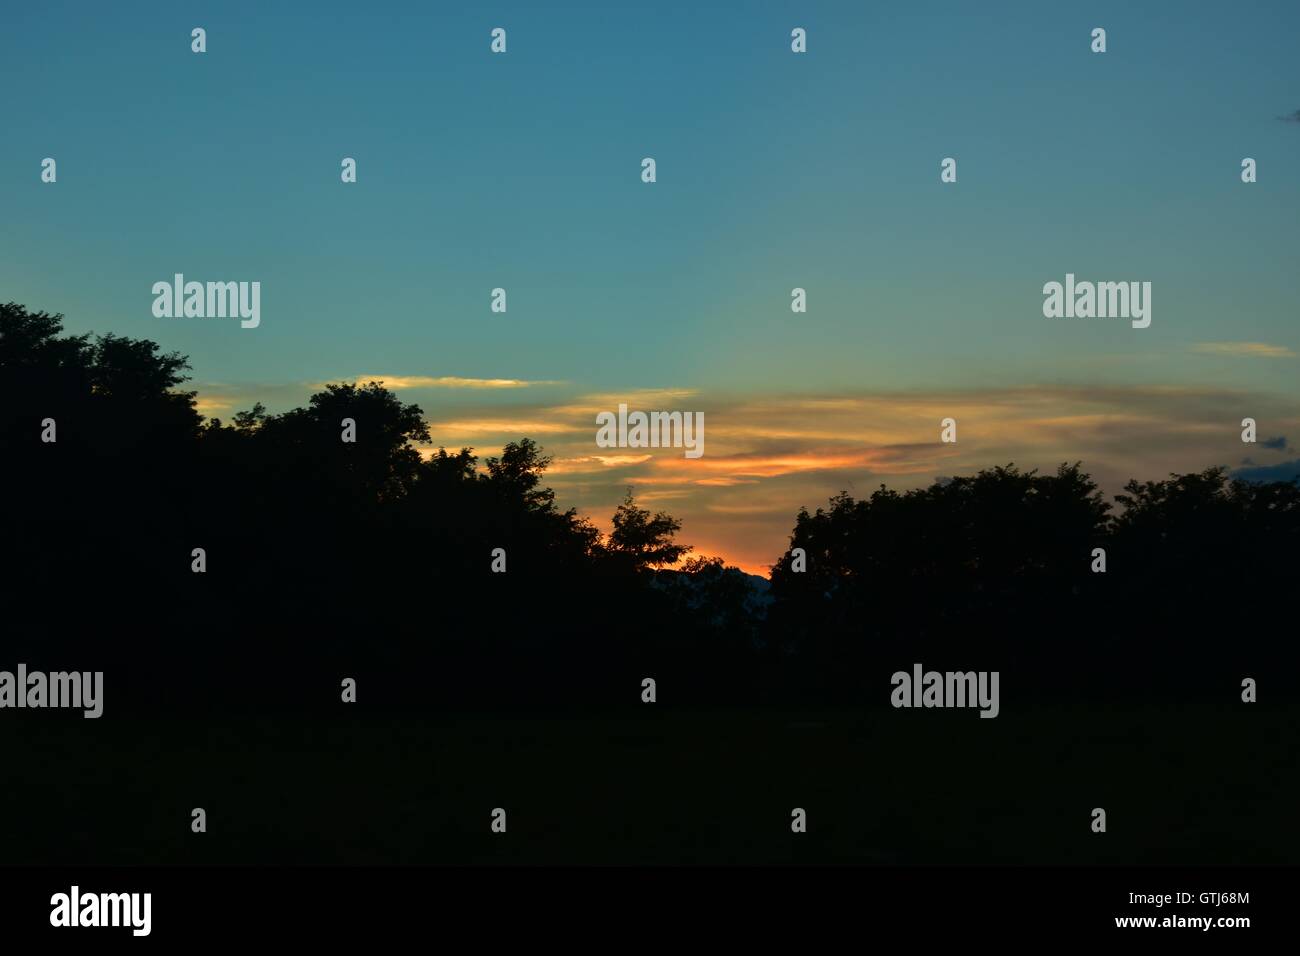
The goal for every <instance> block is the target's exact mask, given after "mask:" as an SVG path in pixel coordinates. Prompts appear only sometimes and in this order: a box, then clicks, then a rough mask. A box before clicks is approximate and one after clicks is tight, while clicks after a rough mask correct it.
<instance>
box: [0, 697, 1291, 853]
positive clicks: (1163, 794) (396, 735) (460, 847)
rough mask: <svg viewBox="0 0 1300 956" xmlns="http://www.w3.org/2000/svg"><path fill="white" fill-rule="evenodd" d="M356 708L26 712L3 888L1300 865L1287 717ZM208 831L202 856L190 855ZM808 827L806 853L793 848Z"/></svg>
mask: <svg viewBox="0 0 1300 956" xmlns="http://www.w3.org/2000/svg"><path fill="white" fill-rule="evenodd" d="M338 706H339V707H340V709H341V710H342V711H343V713H345V714H347V716H348V717H349V718H351V719H344V717H343V716H342V714H340V715H339V716H336V717H333V718H331V722H322V721H317V722H315V723H310V722H308V721H306V720H305V719H297V718H285V717H282V716H277V717H275V718H273V719H272V718H267V719H264V720H256V719H251V718H249V719H238V720H234V719H232V720H228V721H225V722H224V726H213V725H214V724H217V723H218V721H215V720H212V719H208V720H204V721H203V722H202V723H201V724H200V723H197V722H196V723H194V724H193V725H187V723H186V722H185V721H184V720H159V721H156V722H148V723H146V722H143V721H140V720H138V719H130V718H126V717H120V718H119V719H117V720H113V719H111V718H110V717H106V718H105V719H101V720H97V721H96V720H82V719H80V717H79V716H77V717H73V716H72V715H70V714H67V713H58V714H55V713H51V712H36V713H33V712H12V711H11V712H9V713H7V714H6V719H5V720H3V721H0V753H3V755H4V766H5V775H4V787H3V788H2V789H0V794H2V796H0V819H2V820H3V821H4V825H3V826H4V829H3V831H0V847H2V849H0V862H3V863H40V864H54V863H69V864H83V863H86V864H137V863H413V864H429V863H432V864H441V863H449V864H458V863H485V862H491V863H522V864H554V863H560V864H564V863H573V864H632V863H652V864H675V863H723V864H728V863H735V864H746V863H805V862H806V863H813V862H827V863H886V864H907V863H999V864H1016V863H1046V864H1090V863H1107V864H1183V863H1189V864H1205V863H1212V864H1218V863H1225V864H1226V863H1292V864H1294V863H1296V862H1300V825H1298V824H1297V821H1296V803H1295V793H1296V789H1295V781H1294V779H1293V778H1294V774H1295V769H1294V768H1295V767H1296V765H1297V745H1296V728H1297V726H1300V720H1298V719H1297V718H1300V712H1298V711H1294V710H1293V711H1285V710H1277V709H1264V708H1262V707H1258V706H1246V705H1241V706H1240V707H1239V708H1238V709H1224V710H1221V711H1218V712H1207V711H1206V710H1205V708H1204V707H1201V708H1197V709H1193V708H1190V707H1189V708H1186V709H1170V708H1163V709H1158V708H1154V707H1153V708H1151V709H1125V710H1116V709H1113V710H1109V711H1105V712H1099V711H1089V710H1085V709H1083V708H1075V709H1064V708H1062V709H1059V710H1039V711H1035V712H1032V713H1024V712H1020V713H1017V712H1016V711H1015V709H1014V707H1013V706H1012V705H1011V704H1010V703H1009V702H1004V706H1003V713H1002V716H1000V717H999V718H997V719H994V720H981V719H979V718H978V717H977V716H976V714H975V712H974V711H965V712H962V711H957V712H954V711H934V712H930V711H896V712H887V713H872V714H864V713H858V714H854V713H849V712H816V711H799V712H795V711H789V712H775V711H748V712H746V711H730V712H723V711H712V712H706V711H698V712H697V711H675V710H672V709H670V708H667V707H661V706H660V705H644V706H643V709H642V710H641V711H639V712H637V713H634V714H632V715H628V716H610V717H608V718H603V719H593V718H590V717H586V718H557V717H553V716H546V717H529V716H518V717H514V718H509V719H502V718H499V717H498V718H486V717H474V716H466V717H463V718H458V719H450V718H445V719H444V718H429V719H420V720H414V719H409V718H406V719H403V718H399V717H397V716H395V715H385V716H382V717H376V716H373V715H372V716H369V717H368V716H366V714H365V711H364V709H363V705H361V704H358V705H355V706H351V707H344V706H343V705H341V704H340V705H338ZM354 715H355V716H354ZM194 807H203V808H204V809H206V811H207V814H208V832H207V833H203V834H195V833H192V832H191V830H190V810H191V809H192V808H194ZM494 807H503V808H505V809H506V811H507V814H508V832H507V833H506V834H504V835H502V834H493V833H492V832H490V828H489V823H490V814H491V811H492V809H493V808H494ZM794 807H803V808H804V809H805V810H807V812H808V832H807V833H806V834H800V835H796V834H792V833H791V832H790V819H791V817H790V812H791V809H792V808H794ZM1093 807H1104V808H1105V809H1106V811H1107V832H1106V833H1104V834H1095V833H1092V832H1091V830H1090V826H1089V824H1090V820H1091V811H1092V808H1093Z"/></svg>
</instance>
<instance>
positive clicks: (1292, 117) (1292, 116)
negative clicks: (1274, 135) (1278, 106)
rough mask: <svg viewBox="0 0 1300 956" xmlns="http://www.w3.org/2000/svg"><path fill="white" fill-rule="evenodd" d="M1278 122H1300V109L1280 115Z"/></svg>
mask: <svg viewBox="0 0 1300 956" xmlns="http://www.w3.org/2000/svg"><path fill="white" fill-rule="evenodd" d="M1278 122H1280V123H1300V110H1296V111H1295V112H1294V113H1289V114H1288V115H1286V116H1279V117H1278Z"/></svg>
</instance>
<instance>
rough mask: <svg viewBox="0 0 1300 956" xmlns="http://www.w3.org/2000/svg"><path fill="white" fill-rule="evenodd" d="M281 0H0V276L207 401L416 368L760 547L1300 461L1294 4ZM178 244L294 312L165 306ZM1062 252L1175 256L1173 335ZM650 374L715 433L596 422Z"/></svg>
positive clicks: (485, 412)
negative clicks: (146, 345) (1046, 308)
mask: <svg viewBox="0 0 1300 956" xmlns="http://www.w3.org/2000/svg"><path fill="white" fill-rule="evenodd" d="M286 7H288V5H287V4H269V3H265V2H259V3H229V2H223V3H186V2H168V3H132V4H128V5H104V4H90V3H57V2H53V3H45V4H40V5H35V4H23V5H10V7H9V8H7V9H6V11H5V14H4V19H5V24H4V27H5V28H4V29H3V31H0V62H2V63H3V64H4V72H5V78H6V80H7V82H5V83H4V84H3V85H2V89H0V105H2V106H3V115H4V118H5V122H4V130H3V146H2V147H0V203H3V208H4V219H5V228H4V230H3V231H0V298H2V299H4V300H15V301H18V302H21V303H23V304H25V305H27V306H28V307H30V308H33V309H45V310H48V311H57V312H63V313H64V314H65V315H66V317H67V326H68V329H69V330H70V331H73V332H81V331H89V330H94V331H97V332H101V333H102V332H109V331H111V332H116V333H119V334H123V335H129V336H134V337H144V338H149V339H153V340H155V341H157V342H159V343H160V344H161V345H162V346H163V347H164V349H166V350H175V351H179V352H181V353H184V354H187V355H188V356H190V359H191V363H192V365H193V372H192V374H193V382H192V383H191V385H192V387H195V388H197V389H198V390H199V393H200V399H201V402H202V408H203V410H204V411H205V412H206V413H208V414H212V415H218V416H223V417H229V415H230V413H231V412H233V411H235V410H237V409H240V408H245V407H248V406H249V405H251V404H252V402H253V401H255V400H261V401H263V402H265V403H266V404H267V405H268V406H269V407H270V408H271V409H272V410H273V411H276V410H283V409H284V408H287V407H291V406H292V405H295V404H300V403H301V402H303V401H304V400H305V399H306V397H307V396H308V395H309V394H310V392H311V390H312V388H313V386H314V385H317V384H318V383H321V382H325V381H339V380H345V379H346V380H353V379H356V378H357V377H358V376H361V377H366V378H370V377H375V378H382V379H385V380H386V381H388V383H389V384H390V386H391V387H394V388H395V389H396V390H397V391H398V392H399V394H400V395H401V396H402V397H403V398H404V399H406V400H408V401H414V402H418V403H419V404H420V405H421V406H422V407H423V408H424V409H425V412H426V413H427V415H428V417H429V420H430V422H431V425H432V426H433V432H434V437H435V443H446V444H447V445H448V446H452V447H459V446H460V445H472V446H474V447H475V448H476V449H478V450H479V451H480V452H481V453H484V454H492V453H494V452H496V451H497V450H499V448H500V446H501V444H502V443H503V442H505V441H508V440H511V439H515V438H518V437H521V436H523V435H529V436H531V437H534V438H536V439H537V440H538V441H540V442H541V443H542V444H543V445H544V447H545V448H546V449H547V451H549V452H550V453H552V454H554V455H555V456H556V463H555V467H554V469H553V474H552V480H551V484H552V485H553V486H554V487H555V488H556V489H557V492H558V493H559V498H560V503H561V504H562V505H563V506H569V505H575V506H578V507H579V508H581V509H582V510H583V511H584V512H587V513H590V514H591V515H592V516H593V517H594V518H596V519H597V520H598V523H602V524H604V523H606V521H607V519H608V514H609V512H610V511H611V510H612V507H613V505H614V504H615V503H616V502H617V500H618V498H619V497H620V496H621V494H622V490H623V488H624V487H625V486H626V485H628V484H632V485H634V486H636V488H637V489H638V496H639V497H641V499H642V500H643V501H644V502H647V503H652V504H654V505H655V506H656V507H660V506H661V507H664V508H665V509H667V510H669V511H671V512H672V513H674V514H676V515H678V516H679V517H682V518H683V520H684V528H683V533H682V538H683V540H685V541H687V542H689V543H693V544H696V545H698V546H699V547H700V548H701V550H704V551H706V552H709V553H719V554H722V555H724V556H725V557H727V558H729V559H730V560H732V561H734V562H736V563H738V564H740V565H741V566H743V567H746V568H747V569H750V570H755V571H760V570H761V569H762V567H763V565H766V564H770V563H771V562H772V561H774V560H775V559H776V558H777V557H778V556H779V555H780V553H781V551H782V550H783V548H784V546H785V543H786V537H787V535H788V533H789V531H790V528H791V526H792V523H793V516H794V513H795V511H796V510H797V509H798V508H799V507H800V506H801V505H807V506H809V507H810V508H812V507H816V506H817V505H818V504H821V503H824V501H825V499H826V497H827V496H829V495H830V494H833V493H834V492H836V491H838V490H840V489H841V488H848V489H850V490H853V491H856V492H857V493H865V492H869V491H870V490H871V489H873V488H874V487H876V486H877V485H879V484H881V483H882V482H883V483H886V484H890V485H891V486H898V487H903V486H914V485H918V484H924V483H927V482H929V481H930V480H932V479H933V478H934V477H936V476H938V475H946V474H959V473H969V472H970V471H972V470H975V469H977V468H978V467H981V466H984V465H989V464H994V463H998V462H1006V461H1009V460H1014V461H1016V462H1018V463H1021V464H1023V465H1025V466H1030V467H1032V466H1039V467H1052V466H1054V465H1055V464H1056V463H1057V462H1059V461H1061V460H1064V459H1070V460H1075V459H1082V460H1083V461H1084V462H1085V465H1086V466H1088V467H1089V468H1090V469H1091V470H1092V471H1093V472H1094V474H1096V475H1098V476H1099V477H1100V478H1102V480H1103V481H1104V483H1105V484H1106V487H1107V490H1108V491H1112V492H1113V491H1117V490H1118V484H1119V483H1121V482H1122V481H1123V480H1124V479H1126V478H1128V477H1140V478H1158V477H1161V476H1163V475H1165V474H1166V473H1167V472H1169V471H1175V470H1190V469H1199V468H1203V467H1207V466H1209V465H1213V464H1224V465H1229V466H1233V467H1262V468H1274V467H1275V466H1279V465H1282V464H1284V463H1286V462H1292V461H1295V460H1296V459H1297V457H1298V456H1297V453H1296V452H1295V449H1294V447H1293V445H1292V441H1293V440H1294V439H1295V436H1296V432H1297V426H1298V425H1300V377H1298V375H1297V372H1298V371H1300V364H1298V363H1300V360H1297V357H1296V356H1297V353H1300V333H1298V331H1297V329H1298V328H1300V324H1298V320H1300V309H1298V308H1297V302H1298V301H1300V298H1298V297H1300V268H1297V262H1296V249H1297V245H1296V241H1295V239H1296V228H1297V223H1300V123H1297V122H1294V121H1290V122H1288V121H1285V120H1283V119H1279V117H1286V116H1289V115H1292V114H1294V113H1296V111H1297V110H1298V109H1300V57H1298V56H1297V55H1296V52H1295V43H1296V38H1297V36H1298V35H1300V29H1298V28H1300V5H1297V4H1295V3H1293V2H1278V3H1258V4H1227V3H1214V4H1210V3H1173V2H1170V3H1144V4H1141V5H1140V8H1138V5H1135V4H1132V3H1087V4H1083V3H1076V4H1056V3H1053V4H1044V3H1041V2H1026V3H994V4H981V5H974V4H969V3H908V4H863V3H860V2H856V3H847V2H846V3H819V2H782V3H758V2H751V3H739V2H737V3H728V4H721V3H719V4H696V3H659V2H656V3H646V4H640V5H636V6H633V5H632V4H605V3H542V2H530V3H518V4H480V3H476V4H447V3H420V4H416V3H383V2H367V3H359V4H351V3H339V2H319V3H313V4H311V5H309V6H308V5H302V6H301V8H300V10H299V12H294V11H292V10H289V9H285V8H286ZM614 7H617V8H618V9H613V8H614ZM195 26H203V27H204V28H206V30H207V32H208V52H207V53H206V54H203V55H196V54H193V53H191V52H190V30H191V28H193V27H195ZM496 26H501V27H504V28H505V29H506V30H507V31H508V36H509V52H508V53H507V54H505V55H504V56H493V55H491V54H490V53H489V50H488V44H489V31H490V30H491V29H492V28H493V27H496ZM795 26H801V27H804V28H806V29H807V31H808V43H809V52H808V53H807V54H805V55H795V54H793V53H791V52H790V46H789V44H790V40H789V36H790V30H791V29H792V28H793V27H795ZM1097 26H1101V27H1104V28H1105V29H1106V30H1107V34H1108V52H1106V53H1105V54H1093V53H1092V52H1091V51H1090V49H1089V43H1090V37H1089V34H1090V31H1091V30H1092V28H1093V27H1097ZM47 156H50V157H54V158H55V159H56V160H57V161H58V174H59V181H58V182H57V183H56V184H53V185H48V184H42V183H41V182H40V179H39V174H40V162H41V160H42V159H43V158H44V157H47ZM344 156H350V157H354V158H355V159H356V160H357V163H358V180H359V181H358V182H357V183H356V184H355V185H344V184H342V183H341V182H340V181H339V171H340V167H339V163H340V160H341V159H342V158H343V157H344ZM644 156H653V157H654V158H655V159H656V161H657V164H658V182H657V183H655V184H653V185H646V184H643V183H642V182H641V181H640V161H641V159H642V157H644ZM947 156H952V157H955V158H956V159H957V162H958V182H957V183H956V184H953V185H944V184H941V183H940V181H939V163H940V160H941V159H943V158H944V157H947ZM1246 156H1250V157H1253V158H1255V159H1256V160H1257V161H1258V164H1259V181H1258V182H1257V183H1255V184H1251V185H1246V184H1243V183H1242V182H1241V181H1240V163H1241V159H1242V158H1243V157H1246ZM176 272H183V273H184V274H185V275H186V277H187V278H189V279H197V280H200V281H206V280H245V281H251V280H257V281H260V282H261V283H262V323H261V327H260V328H258V329H253V330H245V329H241V328H240V327H239V324H238V322H237V321H234V320H200V319H158V318H155V317H154V316H153V314H152V311H151V306H152V302H153V296H152V294H151V292H150V289H151V287H152V285H153V283H154V282H157V281H169V280H170V278H171V276H172V275H173V274H174V273H176ZM1067 272H1073V273H1075V274H1076V275H1077V276H1078V277H1079V278H1080V279H1093V280H1116V281H1118V280H1139V281H1150V282H1151V283H1152V286H1153V293H1152V301H1153V313H1152V324H1151V327H1150V328H1148V329H1145V330H1136V329H1132V328H1131V327H1130V326H1129V324H1128V322H1127V321H1124V320H1116V319H1092V320H1066V319H1056V320H1053V319H1045V318H1044V317H1043V315H1042V311H1041V308H1042V291H1041V290H1042V286H1043V283H1045V282H1048V281H1051V280H1058V281H1059V280H1062V279H1063V278H1064V276H1065V274H1066V273H1067ZM495 286H502V287H504V288H506V289H507V291H508V295H509V311H508V312H507V313H506V314H504V315H500V314H493V313H492V312H490V311H489V308H488V305H489V293H490V290H491V289H492V288H493V287H495ZM795 286H800V287H803V288H805V289H807V291H808V302H809V311H808V312H807V313H806V314H802V315H796V314H793V313H791V311H790V305H789V303H790V290H791V288H793V287H795ZM468 380H495V381H494V382H491V383H486V382H483V381H468ZM619 401H627V402H628V403H629V404H631V405H632V407H633V408H638V407H639V408H643V409H646V410H656V409H682V410H698V411H704V412H705V415H706V454H705V457H704V458H702V459H699V460H698V461H686V460H684V459H682V458H681V455H680V452H672V451H655V452H654V453H653V454H652V455H651V456H650V457H648V458H644V457H643V455H644V453H639V452H637V451H635V450H631V449H627V450H617V454H615V453H611V451H610V450H605V449H598V448H596V446H595V443H594V437H595V423H594V415H595V413H596V412H597V411H601V410H606V409H613V408H614V407H616V405H617V403H618V402H619ZM1246 415H1251V416H1253V417H1256V418H1257V419H1258V420H1259V422H1260V432H1261V435H1260V437H1261V439H1273V441H1272V445H1273V446H1274V447H1263V446H1262V445H1257V446H1250V447H1249V449H1248V452H1243V446H1242V444H1241V442H1240V438H1239V433H1240V426H1239V422H1240V419H1241V418H1242V417H1244V416H1246ZM946 416H952V417H955V418H957V419H958V427H959V441H958V443H957V444H956V445H942V444H940V443H939V442H938V432H939V425H938V423H939V419H940V418H943V417H946ZM1277 439H1281V441H1280V442H1279V441H1277ZM1247 459H1249V461H1247ZM1297 468H1298V469H1300V466H1297Z"/></svg>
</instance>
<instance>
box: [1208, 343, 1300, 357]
mask: <svg viewBox="0 0 1300 956" xmlns="http://www.w3.org/2000/svg"><path fill="white" fill-rule="evenodd" d="M1192 351H1193V352H1201V353H1202V354H1205V355H1230V356H1233V357H1235V358H1295V352H1293V351H1291V349H1289V348H1287V347H1286V346H1285V345H1268V344H1267V343H1265V342H1199V343H1197V344H1196V345H1193V346H1192Z"/></svg>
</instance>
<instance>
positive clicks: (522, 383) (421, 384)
mask: <svg viewBox="0 0 1300 956" xmlns="http://www.w3.org/2000/svg"><path fill="white" fill-rule="evenodd" d="M352 380H355V381H357V382H361V383H368V382H378V383H379V384H381V385H383V386H384V388H391V389H412V388H535V387H537V386H540V385H563V384H565V383H564V382H552V381H528V380H526V379H522V378H463V377H461V376H459V375H439V376H432V375H355V376H353V377H352ZM311 387H312V388H314V389H319V388H324V387H325V383H323V382H320V383H316V384H313V385H312V386H311Z"/></svg>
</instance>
